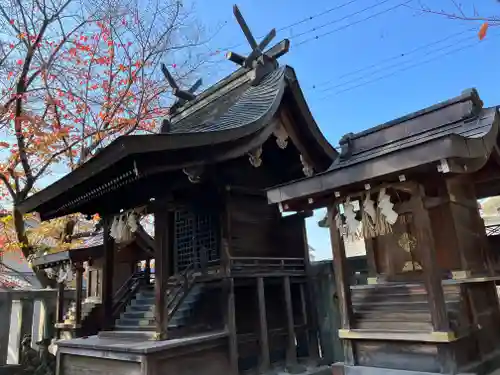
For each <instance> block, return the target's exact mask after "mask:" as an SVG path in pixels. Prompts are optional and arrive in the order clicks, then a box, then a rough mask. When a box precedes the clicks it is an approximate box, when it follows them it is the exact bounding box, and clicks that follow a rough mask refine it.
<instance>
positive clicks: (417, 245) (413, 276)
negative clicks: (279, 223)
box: [268, 90, 500, 375]
mask: <svg viewBox="0 0 500 375" xmlns="http://www.w3.org/2000/svg"><path fill="white" fill-rule="evenodd" d="M498 136H499V113H498V110H497V108H496V107H493V108H483V103H482V101H481V100H480V98H479V96H478V93H477V92H476V90H467V91H465V92H464V93H463V94H462V95H460V96H458V97H456V98H453V99H451V100H448V101H446V102H443V103H440V104H437V105H434V106H432V107H429V108H426V109H423V110H421V111H418V112H415V113H412V114H409V115H407V116H404V117H402V118H399V119H396V120H394V121H391V122H389V123H386V124H383V125H380V126H377V127H374V128H371V129H368V130H366V131H363V132H361V133H358V134H348V135H346V136H344V137H343V138H342V139H341V141H340V146H341V153H340V155H339V157H338V158H337V159H336V160H335V162H334V163H333V164H332V165H331V166H330V168H329V169H328V170H327V171H325V172H322V173H318V174H316V175H315V176H314V177H310V178H307V179H302V180H299V181H296V182H294V183H291V184H288V185H283V186H278V187H275V188H272V189H270V190H269V191H268V199H269V201H270V202H271V203H278V204H279V205H280V206H281V207H282V209H283V210H285V211H303V210H310V209H314V208H318V207H324V206H327V207H328V210H329V221H330V231H331V239H332V248H333V257H334V266H335V275H336V282H337V288H338V299H339V305H340V306H341V315H342V326H341V329H340V330H339V336H340V338H341V339H343V348H344V357H345V360H344V363H343V364H339V365H338V366H336V367H335V370H343V371H344V373H345V374H347V375H351V374H360V375H361V374H387V375H392V374H394V375H396V374H430V373H443V374H457V373H467V374H484V373H488V372H490V371H492V370H493V369H495V368H497V367H500V366H499V362H498V359H499V355H500V309H499V301H498V297H497V294H496V291H495V281H496V280H499V274H497V273H495V271H494V267H493V261H492V257H491V255H492V252H491V249H490V247H489V243H488V241H487V239H486V233H485V228H484V223H483V221H482V219H481V217H480V215H479V210H478V203H477V199H479V198H483V197H485V196H486V195H499V193H500V189H498V187H499V185H498V182H497V181H498V179H499V176H500V174H499V168H500V153H499V148H498V147H499V143H498V140H499V139H498ZM344 236H362V237H364V240H365V246H366V250H367V259H368V264H369V272H370V276H371V280H370V282H369V285H358V286H350V285H349V283H348V278H347V275H348V272H347V270H346V268H345V266H346V260H345V250H344V242H343V238H342V237H344Z"/></svg>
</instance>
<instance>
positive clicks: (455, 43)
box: [319, 35, 477, 92]
mask: <svg viewBox="0 0 500 375" xmlns="http://www.w3.org/2000/svg"><path fill="white" fill-rule="evenodd" d="M473 38H474V39H477V36H476V35H473V36H471V35H469V36H467V37H466V38H462V39H459V40H457V41H456V42H454V43H452V44H448V45H446V46H443V47H440V48H435V49H434V50H430V51H428V53H429V54H430V53H434V52H441V51H444V50H446V49H448V48H450V47H453V46H456V45H457V44H458V43H461V42H464V41H467V40H470V39H473ZM403 63H404V62H403ZM400 64H401V62H396V63H395V64H391V65H388V66H385V67H383V68H380V69H376V70H373V71H370V72H369V73H367V74H365V75H364V76H360V77H357V78H353V79H351V80H349V81H345V82H342V83H339V84H337V85H334V86H329V87H327V88H325V89H322V90H320V91H319V92H328V91H331V90H333V89H336V88H339V87H342V86H345V85H348V84H349V83H354V82H356V81H359V80H360V79H363V78H366V77H367V76H368V75H370V76H371V75H374V74H376V73H380V72H383V71H387V70H388V69H391V68H396V67H398V66H399V65H400Z"/></svg>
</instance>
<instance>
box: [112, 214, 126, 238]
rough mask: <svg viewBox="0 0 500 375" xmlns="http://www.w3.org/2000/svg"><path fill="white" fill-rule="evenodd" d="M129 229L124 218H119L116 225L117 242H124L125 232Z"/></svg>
mask: <svg viewBox="0 0 500 375" xmlns="http://www.w3.org/2000/svg"><path fill="white" fill-rule="evenodd" d="M126 229H127V225H126V223H125V220H124V218H123V217H122V216H121V215H120V216H119V217H118V224H116V238H115V240H116V242H122V241H123V237H124V234H125V230H126Z"/></svg>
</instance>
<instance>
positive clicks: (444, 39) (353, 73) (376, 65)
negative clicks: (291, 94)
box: [311, 27, 477, 91]
mask: <svg viewBox="0 0 500 375" xmlns="http://www.w3.org/2000/svg"><path fill="white" fill-rule="evenodd" d="M476 30H477V28H476V27H471V28H470V29H467V30H463V31H460V32H458V33H454V34H451V35H448V36H446V37H444V38H442V39H439V40H435V41H433V42H430V43H427V44H424V45H421V46H419V47H416V48H414V49H411V50H409V51H406V52H402V53H399V54H397V55H394V56H391V57H388V58H385V59H382V60H379V61H378V62H376V63H373V64H371V65H368V66H365V67H363V68H360V69H356V70H353V71H350V72H347V73H344V74H342V75H340V76H337V77H335V78H332V79H329V80H328V81H324V82H320V83H318V84H315V85H312V86H311V89H313V90H315V89H318V88H319V87H323V86H326V85H328V84H330V83H332V82H334V81H337V80H339V79H342V78H346V77H349V76H352V75H355V74H358V73H361V72H364V71H366V70H370V69H372V68H375V67H378V66H380V65H382V64H385V63H387V62H391V61H393V60H395V59H401V58H403V57H407V56H409V55H411V54H413V53H415V52H418V51H421V50H425V49H427V48H428V47H432V46H435V45H437V44H439V43H442V42H445V41H447V40H450V39H453V38H455V37H457V36H460V35H463V34H466V33H469V32H472V31H476ZM320 91H323V90H320Z"/></svg>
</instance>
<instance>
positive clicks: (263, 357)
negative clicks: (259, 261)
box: [257, 277, 271, 372]
mask: <svg viewBox="0 0 500 375" xmlns="http://www.w3.org/2000/svg"><path fill="white" fill-rule="evenodd" d="M257 296H258V299H259V322H260V324H259V328H260V361H261V363H260V370H261V371H262V372H266V371H268V370H269V367H270V366H271V360H270V356H269V338H268V333H267V315H266V296H265V291H264V278H263V277H258V278H257Z"/></svg>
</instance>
